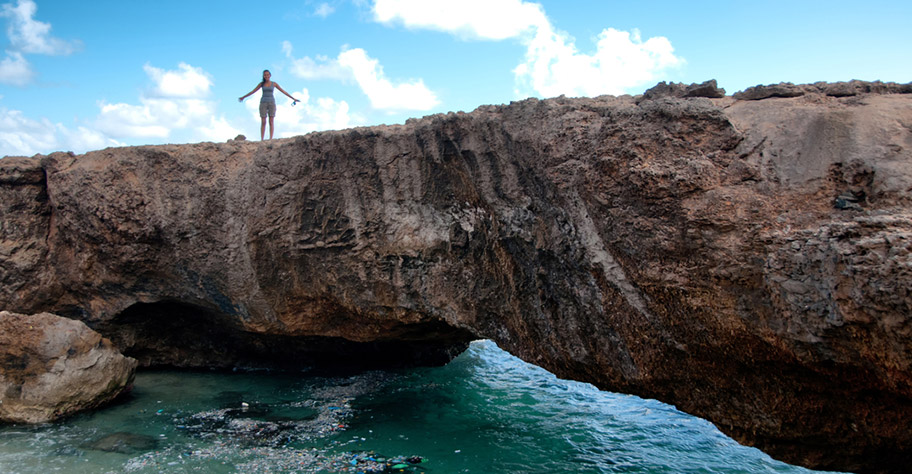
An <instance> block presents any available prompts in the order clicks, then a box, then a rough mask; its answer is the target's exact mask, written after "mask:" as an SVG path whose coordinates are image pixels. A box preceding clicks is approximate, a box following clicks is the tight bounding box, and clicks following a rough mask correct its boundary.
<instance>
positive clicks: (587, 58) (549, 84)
mask: <svg viewBox="0 0 912 474" xmlns="http://www.w3.org/2000/svg"><path fill="white" fill-rule="evenodd" d="M682 63H683V60H682V59H681V58H678V57H677V56H675V54H674V48H672V46H671V42H669V41H668V39H666V38H663V37H655V38H650V39H649V40H647V41H645V42H643V41H641V39H640V36H639V32H637V31H634V32H633V34H631V33H628V32H626V31H618V30H615V29H613V28H608V29H606V30H603V31H602V32H601V34H599V36H598V41H597V43H596V51H595V53H593V54H585V53H581V52H580V51H578V50H577V49H576V46H575V45H574V43H573V40H572V38H569V37H567V36H566V35H563V34H560V33H556V32H553V31H550V30H548V29H544V28H542V29H539V30H538V32H537V33H536V35H535V37H534V38H533V39H532V40H531V41H530V43H529V44H528V50H527V51H526V56H525V61H524V62H522V63H521V64H520V65H519V66H517V67H516V68H515V69H514V70H513V72H514V74H515V77H516V81H517V86H518V89H517V93H518V94H520V95H521V94H523V93H525V92H527V91H529V90H531V91H534V92H535V93H538V94H541V95H543V96H545V97H550V96H557V95H561V94H567V95H582V96H596V95H600V94H615V95H619V94H623V93H624V92H625V91H626V90H627V89H629V88H632V87H635V86H638V85H642V84H644V83H649V82H652V81H655V80H656V79H657V78H658V77H659V74H660V73H661V72H662V71H664V70H666V69H668V68H671V67H676V66H679V65H680V64H682Z"/></svg>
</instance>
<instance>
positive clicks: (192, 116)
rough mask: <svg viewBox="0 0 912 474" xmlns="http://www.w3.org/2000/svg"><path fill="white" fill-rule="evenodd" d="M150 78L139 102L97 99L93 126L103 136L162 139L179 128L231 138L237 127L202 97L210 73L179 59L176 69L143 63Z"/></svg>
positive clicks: (195, 135)
mask: <svg viewBox="0 0 912 474" xmlns="http://www.w3.org/2000/svg"><path fill="white" fill-rule="evenodd" d="M143 70H144V71H145V72H146V75H148V76H149V79H151V80H152V87H151V89H150V92H149V93H148V94H144V95H143V96H141V97H140V98H139V104H127V103H115V104H109V103H106V102H101V103H99V107H100V109H101V110H100V113H99V114H98V118H97V119H96V121H95V127H96V128H97V129H98V130H99V131H101V132H102V133H104V134H105V135H107V136H111V137H115V138H119V139H128V138H146V139H158V140H161V139H165V138H169V137H171V136H172V134H173V133H174V132H175V131H180V132H181V133H182V134H183V135H186V136H187V138H189V139H190V140H213V141H221V140H227V139H229V138H234V136H235V135H237V129H236V128H234V127H232V126H231V125H230V124H228V122H227V121H226V120H225V118H224V117H218V118H217V117H216V108H217V103H216V102H215V101H212V100H207V99H206V98H207V97H209V95H210V88H211V87H212V80H211V78H210V77H211V76H210V75H209V74H208V73H206V72H205V71H204V70H203V69H201V68H196V67H193V66H191V65H189V64H186V63H180V64H179V65H178V68H177V70H164V69H160V68H157V67H154V66H152V65H149V64H146V65H145V66H144V67H143Z"/></svg>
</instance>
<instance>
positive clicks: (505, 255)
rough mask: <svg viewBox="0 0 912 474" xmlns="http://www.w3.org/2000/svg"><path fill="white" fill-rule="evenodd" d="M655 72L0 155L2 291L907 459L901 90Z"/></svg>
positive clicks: (191, 353) (194, 350)
mask: <svg viewBox="0 0 912 474" xmlns="http://www.w3.org/2000/svg"><path fill="white" fill-rule="evenodd" d="M876 85H877V83H869V86H868V87H870V88H872V89H876V87H875V86H876ZM701 86H702V85H701ZM707 86H709V87H710V89H711V88H712V87H714V84H707ZM666 89H668V91H665V92H662V93H658V92H661V91H658V90H657V91H656V92H657V93H656V94H655V95H652V96H650V97H645V95H644V96H643V97H628V96H625V97H599V98H593V99H567V98H558V99H550V100H543V101H542V100H535V99H530V100H525V101H522V102H517V103H513V104H510V105H506V106H485V107H481V108H479V109H477V110H475V111H474V112H472V113H469V114H463V113H459V114H447V115H437V116H432V117H426V118H423V119H420V120H410V121H409V122H407V123H406V124H404V125H401V126H379V127H371V128H358V129H352V130H345V131H337V132H322V133H314V134H310V135H307V136H303V137H297V138H292V139H286V140H276V141H270V142H248V141H239V140H234V141H230V142H228V143H223V144H214V143H202V144H193V145H164V146H152V147H135V148H119V149H107V150H101V151H96V152H91V153H87V154H85V155H81V156H74V155H70V154H63V153H56V154H52V155H50V156H44V157H40V156H39V157H34V158H6V159H3V160H0V210H2V212H3V219H2V227H0V307H5V308H8V309H15V310H17V311H20V312H38V311H44V310H48V311H54V312H57V313H58V314H62V315H66V316H68V317H72V318H76V319H80V320H83V321H85V322H86V323H87V324H89V325H90V326H92V327H93V328H95V329H96V330H98V331H100V332H101V333H102V334H104V335H105V336H107V337H110V338H112V340H114V341H115V343H116V344H117V345H118V346H119V347H120V348H122V350H123V351H124V352H125V353H126V354H128V355H131V356H133V357H136V358H138V359H139V360H140V361H141V363H143V364H146V365H154V364H176V365H238V364H261V363H269V362H273V363H274V362H276V361H278V362H281V363H283V364H316V363H331V362H340V363H345V364H358V363H361V364H391V363H413V362H416V361H417V362H443V361H446V360H447V359H448V357H451V356H452V354H454V353H456V352H458V351H459V350H460V349H461V348H463V347H464V346H465V344H466V342H467V341H468V340H470V339H471V338H475V337H484V338H490V339H492V340H494V341H496V342H497V344H498V345H499V346H501V347H503V348H504V349H506V350H508V351H510V352H511V353H513V354H515V355H517V356H519V357H521V358H523V359H525V360H527V361H529V362H532V363H534V364H538V365H540V366H542V367H545V368H547V369H548V370H551V371H552V372H554V373H556V374H558V375H559V376H562V377H566V378H572V379H576V380H583V381H587V382H591V383H593V384H595V385H597V386H598V387H600V388H603V389H607V390H615V391H620V392H626V393H633V394H638V395H641V396H646V397H653V398H657V399H660V400H664V401H666V402H669V403H673V404H675V405H676V406H677V407H678V408H680V409H682V410H684V411H687V412H689V413H693V414H696V415H699V416H702V417H704V418H708V419H710V420H712V421H713V422H714V423H716V424H717V425H718V426H719V427H720V428H721V429H722V430H723V431H725V432H726V433H728V434H730V435H732V436H733V437H735V438H736V439H738V440H740V441H742V442H744V443H747V444H751V445H755V446H758V447H760V448H762V449H764V450H765V451H767V452H769V453H770V454H772V455H773V456H775V457H777V458H780V459H784V460H787V461H790V462H793V463H799V464H804V465H807V466H812V467H817V468H832V469H844V470H856V471H867V472H877V471H884V472H887V471H891V470H894V471H898V470H902V469H905V467H906V466H907V465H909V462H910V458H912V448H910V447H912V383H910V382H912V371H910V361H912V354H910V347H912V345H910V335H912V334H910V333H912V326H910V318H912V298H910V294H909V288H912V270H910V269H912V253H910V250H912V209H910V203H912V159H910V158H912V151H910V150H912V95H908V94H902V93H901V92H902V91H903V90H904V89H902V88H901V87H900V88H898V89H896V90H893V89H890V90H885V91H883V92H884V93H881V94H876V93H871V92H859V93H856V94H854V95H844V94H835V95H834V94H827V93H825V92H821V91H820V90H819V89H817V85H814V86H813V87H810V86H809V87H802V88H801V89H802V90H803V91H804V92H803V94H801V95H797V96H794V97H777V94H772V95H770V96H768V98H766V99H763V100H737V99H735V98H732V97H723V98H718V99H710V98H706V97H694V98H688V97H679V95H680V93H681V91H679V89H680V88H679V87H678V86H669V87H666ZM697 89H700V90H705V91H708V90H709V89H707V88H706V87H697V88H696V89H695V90H697ZM684 90H685V92H684V94H686V93H687V92H686V90H687V88H686V87H685V88H684ZM853 90H854V89H853ZM709 92H712V91H709ZM894 92H895V93H894ZM778 95H781V94H778ZM751 99H760V98H759V97H751Z"/></svg>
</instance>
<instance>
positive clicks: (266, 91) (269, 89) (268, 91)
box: [260, 86, 275, 104]
mask: <svg viewBox="0 0 912 474" xmlns="http://www.w3.org/2000/svg"><path fill="white" fill-rule="evenodd" d="M273 92H275V86H263V97H260V102H272V103H273V104H274V103H275V96H274V95H272V94H273Z"/></svg>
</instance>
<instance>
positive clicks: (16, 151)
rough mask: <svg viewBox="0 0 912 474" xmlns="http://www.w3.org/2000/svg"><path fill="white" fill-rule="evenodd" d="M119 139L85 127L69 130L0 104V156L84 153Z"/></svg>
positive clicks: (117, 143) (112, 143) (115, 144)
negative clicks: (59, 152)
mask: <svg viewBox="0 0 912 474" xmlns="http://www.w3.org/2000/svg"><path fill="white" fill-rule="evenodd" d="M118 145H122V143H120V142H118V141H116V140H112V139H110V138H108V137H106V136H105V135H104V134H102V133H100V132H98V131H96V130H91V129H88V128H86V127H82V126H80V127H76V129H75V130H71V129H69V128H67V127H65V126H64V125H62V124H59V123H57V124H55V123H52V122H51V121H50V120H48V119H46V118H42V119H40V120H34V119H30V118H28V117H26V116H25V115H23V113H22V112H21V111H19V110H9V109H6V108H2V107H0V156H6V155H24V156H30V155H34V154H35V153H49V152H51V151H58V150H67V151H73V152H76V153H84V152H86V151H88V150H97V149H99V148H104V147H107V146H118Z"/></svg>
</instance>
